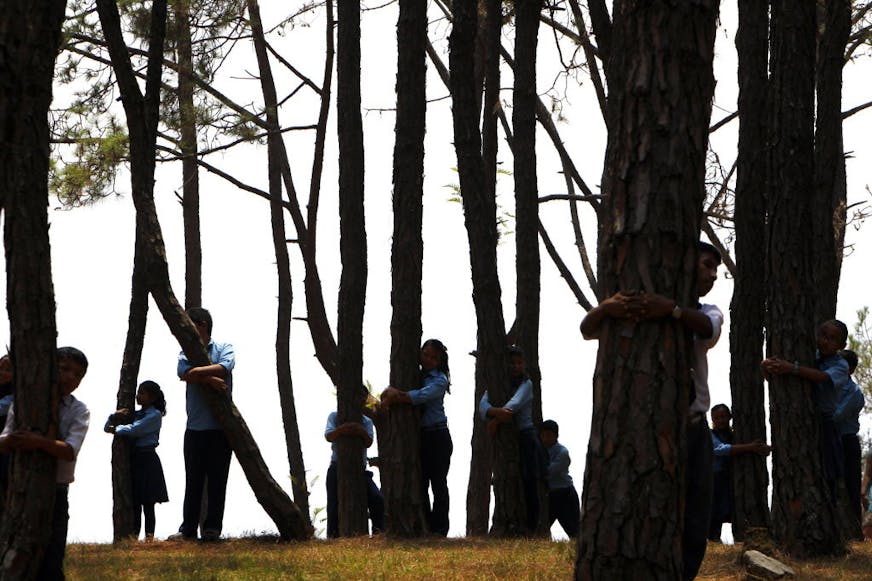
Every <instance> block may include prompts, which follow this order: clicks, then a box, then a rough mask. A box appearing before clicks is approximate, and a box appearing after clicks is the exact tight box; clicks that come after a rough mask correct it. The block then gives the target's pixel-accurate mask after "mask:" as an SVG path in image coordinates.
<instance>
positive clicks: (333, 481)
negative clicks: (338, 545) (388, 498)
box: [327, 462, 385, 539]
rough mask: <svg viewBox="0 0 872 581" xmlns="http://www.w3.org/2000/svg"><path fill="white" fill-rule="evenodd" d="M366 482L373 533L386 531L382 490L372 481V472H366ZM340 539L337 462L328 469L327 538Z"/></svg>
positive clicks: (367, 503) (367, 505)
mask: <svg viewBox="0 0 872 581" xmlns="http://www.w3.org/2000/svg"><path fill="white" fill-rule="evenodd" d="M364 474H365V478H364V480H365V482H366V507H367V509H368V510H369V520H371V521H372V533H373V534H376V533H381V532H383V531H384V530H385V499H384V498H383V497H382V493H381V490H379V489H378V486H376V485H375V482H373V479H372V472H370V471H369V470H365V471H364ZM338 537H339V477H338V476H337V474H336V462H331V463H330V468H328V469H327V538H328V539H335V538H338Z"/></svg>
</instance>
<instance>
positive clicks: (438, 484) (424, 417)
mask: <svg viewBox="0 0 872 581" xmlns="http://www.w3.org/2000/svg"><path fill="white" fill-rule="evenodd" d="M450 385H451V372H450V371H449V369H448V350H447V349H446V348H445V345H443V344H442V341H440V340H439V339H428V340H427V341H425V342H424V344H423V345H422V346H421V388H420V389H413V390H410V391H408V392H406V391H401V390H399V389H396V388H395V387H388V388H387V389H386V390H384V392H382V395H381V402H382V409H383V410H384V411H385V412H389V410H390V406H391V405H393V404H395V403H406V404H412V405H414V406H415V407H417V408H418V409H420V410H421V473H422V474H421V481H422V484H423V486H424V499H425V500H426V501H427V525H428V528H429V529H430V532H431V533H435V534H437V535H441V536H443V537H445V536H448V506H449V497H448V468H449V466H450V465H451V453H452V452H453V451H454V444H453V443H452V441H451V433H450V432H449V431H448V418H447V416H446V415H445V405H444V403H443V399H444V398H445V394H446V393H450V392H451V388H450ZM428 487H429V488H432V490H433V505H432V508H431V506H430V502H429V499H430V495H429V493H428V491H427V489H428Z"/></svg>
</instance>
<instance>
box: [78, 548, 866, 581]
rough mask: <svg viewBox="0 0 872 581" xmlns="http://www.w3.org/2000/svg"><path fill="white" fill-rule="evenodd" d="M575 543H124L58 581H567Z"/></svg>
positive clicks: (721, 553)
mask: <svg viewBox="0 0 872 581" xmlns="http://www.w3.org/2000/svg"><path fill="white" fill-rule="evenodd" d="M740 556H741V545H720V544H710V545H709V549H708V552H707V554H706V560H705V562H704V563H703V566H702V570H701V571H700V574H699V576H698V577H697V578H698V579H701V580H706V581H709V580H721V579H723V580H741V579H744V578H745V577H744V570H743V568H742V567H741V566H740V565H738V564H737V562H738V559H739V558H740ZM574 559H575V545H574V543H568V542H550V541H545V540H539V539H536V540H489V539H447V540H427V541H415V542H411V541H409V542H401V541H390V540H386V539H383V538H376V539H349V540H336V541H310V542H305V543H297V544H294V543H291V544H288V543H276V542H275V540H274V539H229V540H225V541H221V542H218V543H209V544H206V543H195V542H168V541H158V542H154V543H147V544H146V543H141V542H140V543H135V542H125V543H119V544H116V545H108V544H101V545H97V544H87V545H86V544H73V545H70V546H68V547H67V559H66V572H67V579H70V580H71V581H77V580H80V579H124V580H125V581H135V580H140V579H142V580H145V579H148V580H153V579H179V580H185V581H196V580H216V581H221V580H231V579H232V580H249V581H260V580H271V579H301V580H310V579H311V580H325V581H326V580H332V579H336V580H340V579H341V580H343V581H345V580H356V579H366V580H370V579H386V580H391V581H393V580H413V579H414V580H419V579H513V580H516V579H530V580H537V581H538V580H547V579H561V580H566V579H571V578H572V571H573V563H574ZM782 562H784V563H786V564H788V565H790V566H791V567H793V568H794V570H795V571H796V572H797V578H798V579H811V580H827V581H831V580H843V581H849V580H850V581H861V580H868V579H872V543H870V542H866V543H852V544H851V546H850V552H849V554H848V555H847V556H845V557H842V558H839V559H829V560H818V561H793V560H791V559H785V558H782ZM639 581H643V580H639Z"/></svg>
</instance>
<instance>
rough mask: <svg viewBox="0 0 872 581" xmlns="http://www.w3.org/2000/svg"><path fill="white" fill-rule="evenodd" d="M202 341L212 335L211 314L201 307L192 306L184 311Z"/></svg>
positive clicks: (207, 340) (206, 341) (207, 339)
mask: <svg viewBox="0 0 872 581" xmlns="http://www.w3.org/2000/svg"><path fill="white" fill-rule="evenodd" d="M185 312H186V313H187V314H188V317H189V318H190V319H191V322H192V323H194V326H195V327H197V332H198V333H199V334H200V338H201V339H202V340H203V342H204V343H208V342H209V339H210V338H211V337H212V315H211V314H209V311H207V310H206V309H204V308H203V307H193V308H190V309H188V310H187V311H185Z"/></svg>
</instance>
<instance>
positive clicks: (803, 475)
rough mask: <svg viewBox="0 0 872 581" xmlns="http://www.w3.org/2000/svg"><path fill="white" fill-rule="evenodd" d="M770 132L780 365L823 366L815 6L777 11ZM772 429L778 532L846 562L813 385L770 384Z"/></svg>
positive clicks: (775, 341) (771, 258)
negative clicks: (818, 343)
mask: <svg viewBox="0 0 872 581" xmlns="http://www.w3.org/2000/svg"><path fill="white" fill-rule="evenodd" d="M771 30H772V33H771V39H772V40H771V56H770V58H771V61H770V66H769V70H770V71H771V73H770V85H769V86H770V91H769V93H770V109H771V113H770V117H769V119H770V126H769V142H770V143H772V147H771V152H770V157H769V161H770V164H769V168H768V171H767V174H768V177H769V182H770V190H769V200H768V223H767V226H768V229H767V234H768V237H769V241H768V253H767V261H768V280H770V281H772V283H774V284H770V285H769V294H768V299H769V301H768V302H769V304H768V307H769V308H768V313H767V317H766V329H767V347H768V352H769V353H770V354H772V355H777V356H780V357H785V358H789V359H791V360H796V361H799V363H800V365H804V366H809V367H810V366H813V365H814V357H815V353H814V345H815V332H814V331H815V323H816V322H815V321H813V320H812V317H813V316H814V314H815V312H816V306H817V305H816V303H815V295H816V292H817V289H816V288H815V281H814V278H813V276H814V264H813V257H814V245H815V244H818V243H820V241H818V240H815V239H814V238H813V237H812V236H809V233H810V232H813V231H814V230H813V229H814V223H813V222H814V218H813V217H812V213H813V211H814V202H813V198H814V196H815V191H814V187H813V184H814V174H813V168H814V97H815V95H814V62H815V55H814V47H815V42H814V41H815V4H814V3H813V2H799V3H798V2H792V1H789V0H778V1H777V2H775V3H773V6H772V28H771ZM769 403H770V417H771V425H772V444H773V448H774V453H773V462H772V464H773V470H772V480H773V492H772V529H773V531H772V532H773V535H774V536H775V539H776V541H777V542H778V543H779V545H780V547H781V548H782V549H783V550H784V551H785V552H787V553H790V554H791V555H794V556H796V557H814V556H819V555H834V554H841V553H843V552H844V550H845V545H844V541H843V539H842V537H841V534H840V530H839V527H838V525H837V522H836V520H835V512H834V510H833V505H832V504H831V502H830V500H829V498H828V497H829V491H828V489H827V488H828V487H827V484H826V482H825V480H824V474H823V467H822V465H821V456H820V452H819V440H820V438H819V428H818V423H819V420H818V418H817V415H818V412H817V411H816V409H815V405H814V403H813V402H812V385H811V383H810V382H808V381H805V380H802V379H800V378H798V377H795V376H792V375H784V376H779V377H773V378H772V379H771V380H770V384H769Z"/></svg>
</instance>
